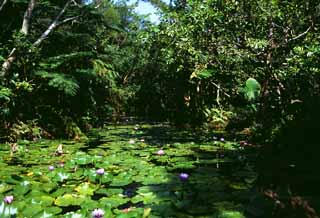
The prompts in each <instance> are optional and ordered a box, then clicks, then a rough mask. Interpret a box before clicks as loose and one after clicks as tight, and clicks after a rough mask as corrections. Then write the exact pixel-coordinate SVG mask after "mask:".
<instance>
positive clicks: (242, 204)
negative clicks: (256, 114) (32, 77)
mask: <svg viewBox="0 0 320 218" xmlns="http://www.w3.org/2000/svg"><path fill="white" fill-rule="evenodd" d="M16 147H17V149H16V151H15V152H12V151H11V149H10V146H9V145H7V144H6V145H1V147H0V149H1V154H0V167H1V172H0V179H1V180H0V181H1V184H0V198H3V199H4V198H5V197H6V196H7V197H8V196H13V200H12V199H11V200H12V201H10V200H9V201H7V202H2V204H1V205H0V213H1V215H0V217H34V218H37V217H39V218H45V217H69V218H71V217H72V218H82V217H83V218H84V217H117V218H126V217H127V218H134V217H139V218H140V217H143V218H146V217H153V218H156V217H164V218H170V217H181V218H188V217H199V218H200V217H202V218H205V217H213V218H243V217H249V216H248V215H247V214H248V211H250V208H249V207H248V204H249V203H250V201H252V200H253V198H254V196H256V195H257V194H256V192H255V191H254V190H253V189H252V186H253V183H254V181H255V180H256V178H257V174H256V173H255V172H254V170H253V167H252V165H251V164H250V161H249V160H248V159H249V158H250V156H249V155H247V154H246V153H244V150H243V147H242V146H241V145H240V143H239V142H238V141H237V140H234V139H233V138H231V137H229V136H227V135H223V134H222V133H215V134H206V135H205V134H203V133H201V132H197V131H182V130H176V129H174V128H171V127H169V126H167V125H166V124H154V125H149V124H143V123H142V124H137V125H135V124H133V125H117V126H115V125H106V126H105V127H104V128H100V129H93V130H91V131H90V133H89V134H88V139H83V140H78V141H72V140H39V141H34V142H32V141H18V143H17V146H16ZM251 212H252V210H251ZM252 213H259V211H258V212H255V211H253V212H252ZM102 214H103V216H101V215H102Z"/></svg>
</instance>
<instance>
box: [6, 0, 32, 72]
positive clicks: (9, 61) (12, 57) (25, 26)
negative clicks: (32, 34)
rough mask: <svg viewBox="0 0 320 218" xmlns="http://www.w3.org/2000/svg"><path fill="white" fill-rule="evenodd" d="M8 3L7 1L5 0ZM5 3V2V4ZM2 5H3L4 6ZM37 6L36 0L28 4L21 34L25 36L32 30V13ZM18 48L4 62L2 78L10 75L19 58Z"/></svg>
mask: <svg viewBox="0 0 320 218" xmlns="http://www.w3.org/2000/svg"><path fill="white" fill-rule="evenodd" d="M5 1H6V0H5ZM4 3H5V2H4ZM4 3H2V5H3V4H4ZM35 4H36V0H30V2H29V4H28V8H27V10H26V11H25V13H24V16H23V22H22V27H21V30H20V32H22V33H23V34H24V35H28V32H29V29H30V21H31V17H32V11H33V9H34V6H35ZM16 54H17V48H13V49H12V50H11V52H10V54H9V56H8V58H7V59H6V60H5V61H4V63H3V64H2V69H1V72H0V77H3V76H5V75H7V74H8V72H9V70H10V69H11V67H12V63H13V62H14V61H15V60H16V58H17V56H16Z"/></svg>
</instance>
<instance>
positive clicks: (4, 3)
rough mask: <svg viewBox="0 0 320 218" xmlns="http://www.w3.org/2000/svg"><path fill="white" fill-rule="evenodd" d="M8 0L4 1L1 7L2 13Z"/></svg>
mask: <svg viewBox="0 0 320 218" xmlns="http://www.w3.org/2000/svg"><path fill="white" fill-rule="evenodd" d="M7 2H8V0H3V2H2V4H1V6H0V12H1V11H2V9H3V7H4V6H5V5H6V4H7Z"/></svg>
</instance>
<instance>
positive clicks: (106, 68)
mask: <svg viewBox="0 0 320 218" xmlns="http://www.w3.org/2000/svg"><path fill="white" fill-rule="evenodd" d="M93 71H94V72H95V73H96V75H97V76H98V77H99V78H101V79H102V80H104V81H105V82H108V83H109V85H110V86H115V84H116V79H117V78H118V77H119V74H118V73H117V72H116V71H115V70H114V69H113V66H112V65H111V64H107V63H105V62H103V61H102V60H99V59H97V60H94V61H93Z"/></svg>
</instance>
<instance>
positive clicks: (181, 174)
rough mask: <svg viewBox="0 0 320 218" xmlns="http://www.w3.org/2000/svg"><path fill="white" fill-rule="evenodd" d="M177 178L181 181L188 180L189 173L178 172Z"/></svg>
mask: <svg viewBox="0 0 320 218" xmlns="http://www.w3.org/2000/svg"><path fill="white" fill-rule="evenodd" d="M179 178H180V180H181V181H182V182H185V181H187V180H188V178H189V174H187V173H180V174H179Z"/></svg>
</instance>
